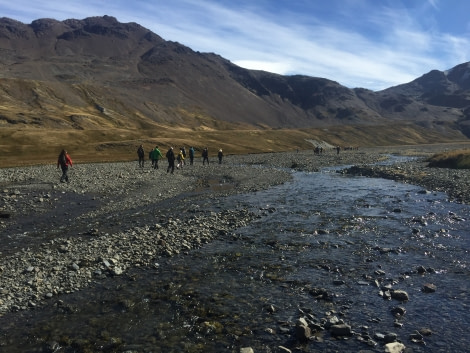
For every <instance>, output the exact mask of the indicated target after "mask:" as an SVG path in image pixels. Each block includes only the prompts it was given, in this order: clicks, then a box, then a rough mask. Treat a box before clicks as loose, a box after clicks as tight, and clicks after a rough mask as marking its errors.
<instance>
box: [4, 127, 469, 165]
mask: <svg viewBox="0 0 470 353" xmlns="http://www.w3.org/2000/svg"><path fill="white" fill-rule="evenodd" d="M206 122H207V121H206ZM223 127H224V126H222V128H221V129H214V126H208V125H201V126H199V127H197V128H189V127H186V126H163V125H156V124H155V125H153V126H151V127H150V128H147V129H118V128H108V129H88V130H86V129H85V130H77V129H72V128H63V129H58V128H54V129H51V128H31V127H30V126H27V125H24V126H15V127H5V126H2V127H1V128H0V167H6V166H20V165H32V164H49V163H52V164H53V163H55V162H56V159H57V155H58V153H59V152H60V150H61V149H62V148H65V149H67V150H68V151H69V153H70V154H71V156H72V158H73V160H74V161H75V163H84V162H101V161H129V160H134V159H135V158H136V150H137V147H138V145H139V144H143V145H144V147H145V149H146V151H150V149H151V148H153V147H155V145H158V146H159V147H160V148H161V150H162V151H165V150H166V149H167V148H168V147H169V146H175V147H180V146H186V147H189V146H194V147H195V148H196V149H197V150H201V149H202V148H203V147H205V146H207V147H208V148H209V150H210V151H211V154H212V155H214V156H215V153H216V151H217V150H218V149H219V148H222V149H223V150H224V153H225V154H246V153H263V152H280V151H292V150H295V149H300V150H305V149H311V148H313V147H314V146H313V145H312V143H310V142H308V140H317V141H325V142H327V143H329V144H332V145H340V146H358V147H366V146H380V145H415V144H428V143H444V142H450V141H453V142H457V141H464V139H462V138H461V137H460V136H458V135H455V136H442V135H437V134H434V133H432V131H431V132H430V131H429V130H425V129H421V130H420V129H419V128H417V127H416V126H415V125H411V124H410V125H404V126H395V125H393V126H361V127H352V126H336V127H330V128H328V129H298V130H295V129H277V130H273V129H268V130H261V129H259V130H256V129H246V128H245V129H235V128H234V127H233V126H231V127H230V128H227V126H225V129H223ZM198 155H199V154H198Z"/></svg>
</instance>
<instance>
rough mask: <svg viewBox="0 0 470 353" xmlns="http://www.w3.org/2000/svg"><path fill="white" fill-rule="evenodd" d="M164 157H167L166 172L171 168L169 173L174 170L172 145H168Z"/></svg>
mask: <svg viewBox="0 0 470 353" xmlns="http://www.w3.org/2000/svg"><path fill="white" fill-rule="evenodd" d="M166 158H167V159H168V168H167V169H166V172H167V173H168V172H169V171H170V170H171V174H173V172H174V171H175V153H174V152H173V147H170V149H169V150H168V152H167V153H166Z"/></svg>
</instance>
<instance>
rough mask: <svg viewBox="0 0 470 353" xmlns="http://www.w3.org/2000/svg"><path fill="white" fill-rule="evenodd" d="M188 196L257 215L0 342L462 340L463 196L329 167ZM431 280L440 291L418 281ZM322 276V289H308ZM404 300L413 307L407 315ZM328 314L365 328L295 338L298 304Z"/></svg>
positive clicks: (431, 345)
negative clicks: (390, 336) (384, 290)
mask: <svg viewBox="0 0 470 353" xmlns="http://www.w3.org/2000/svg"><path fill="white" fill-rule="evenodd" d="M181 203H182V204H181V206H180V207H181V209H184V208H185V207H187V206H189V205H192V204H194V203H199V204H200V206H201V207H204V208H211V209H213V210H214V211H218V210H221V209H226V208H235V207H248V208H250V209H251V210H252V211H253V212H256V213H257V214H259V218H258V219H257V220H256V221H255V222H253V223H252V224H250V226H248V227H246V228H243V229H238V230H237V231H236V232H235V233H234V234H230V235H227V236H224V237H223V238H220V239H219V240H217V241H214V242H212V243H210V244H207V245H206V246H204V247H203V248H201V249H198V250H194V251H191V252H189V253H187V254H182V255H179V256H175V257H172V258H162V259H160V260H159V263H158V264H157V265H156V266H155V268H153V269H136V270H133V271H131V272H130V273H128V274H127V275H126V276H123V277H120V278H112V279H106V280H104V281H103V282H101V283H100V284H99V285H97V286H96V287H93V288H89V289H86V290H82V291H80V292H76V293H73V294H71V295H69V296H66V297H64V298H63V302H61V303H60V305H57V304H55V305H50V306H49V307H46V308H43V309H40V310H36V311H34V312H31V313H23V314H21V315H19V314H16V316H13V315H11V316H10V317H8V316H6V317H4V318H2V319H1V324H2V328H1V331H0V332H1V333H2V342H3V346H0V350H1V351H5V352H102V351H104V352H167V353H168V352H239V351H240V348H241V347H252V348H253V350H254V352H280V351H281V350H280V348H279V346H283V347H287V348H289V349H290V350H292V351H293V352H359V351H360V350H361V349H362V350H369V351H373V352H383V351H384V348H383V345H384V342H383V341H381V340H380V339H379V338H378V336H377V334H387V333H395V334H396V335H397V336H398V340H400V341H401V342H403V343H404V344H405V345H406V346H407V347H408V348H411V350H410V351H411V352H465V351H467V349H468V346H469V345H470V338H469V336H468V325H469V324H470V312H469V304H470V299H469V289H470V288H469V287H470V276H469V275H470V269H469V265H470V256H469V250H470V234H469V230H470V227H469V221H468V220H469V219H470V207H469V206H466V205H461V204H457V203H450V202H448V201H447V199H446V196H445V194H443V193H429V192H425V191H424V190H423V189H422V188H420V187H417V186H413V185H407V184H401V183H397V182H393V181H390V180H383V179H372V178H362V177H351V176H343V175H342V174H340V173H336V172H335V170H334V169H325V170H323V171H322V172H320V173H300V172H296V173H294V177H293V180H292V181H291V182H288V183H286V184H284V185H281V186H277V187H274V188H272V189H269V190H266V191H260V192H257V193H252V194H248V195H236V196H232V197H227V198H221V199H216V200H210V202H208V201H207V199H206V200H204V199H202V198H193V197H191V196H190V195H188V197H187V198H186V199H185V200H183V201H181ZM420 266H421V268H422V269H424V270H422V271H418V268H420ZM426 283H431V284H434V285H435V286H436V291H435V292H432V293H427V292H424V291H423V290H422V288H423V285H424V284H426ZM376 284H379V285H380V286H382V285H387V284H388V285H390V286H391V287H392V288H394V289H400V290H404V291H406V292H407V293H408V295H409V301H407V302H403V303H401V302H398V301H396V300H395V299H392V300H385V299H384V298H383V297H382V296H380V295H379V290H380V289H379V288H378V287H377V285H376ZM318 288H321V289H323V290H325V291H326V292H327V293H328V300H323V299H320V298H319V297H317V296H315V295H312V293H314V292H315V289H318ZM396 306H402V307H404V308H405V309H406V314H405V315H404V316H403V317H401V318H399V319H396V318H395V317H394V315H393V314H392V308H394V307H396ZM333 316H336V317H338V318H339V319H341V320H343V321H344V322H345V323H347V324H349V325H351V327H352V329H353V331H354V332H357V333H358V334H356V335H353V336H352V337H346V338H342V337H332V336H331V335H330V333H329V332H328V330H319V331H318V332H316V333H315V335H314V339H312V340H310V341H308V342H299V341H298V340H297V339H296V338H295V335H294V333H293V332H294V330H293V326H294V325H295V323H296V321H297V320H298V319H299V318H300V317H308V318H309V319H311V320H313V321H315V320H317V321H318V322H324V321H325V320H328V319H329V318H331V317H333ZM322 320H323V321H322ZM422 329H428V330H429V331H430V332H432V334H431V335H430V336H425V337H424V338H423V340H418V341H416V340H415V342H413V341H412V340H411V338H410V335H412V334H414V333H415V331H416V330H422ZM374 342H375V343H376V345H374ZM2 349H3V350H2Z"/></svg>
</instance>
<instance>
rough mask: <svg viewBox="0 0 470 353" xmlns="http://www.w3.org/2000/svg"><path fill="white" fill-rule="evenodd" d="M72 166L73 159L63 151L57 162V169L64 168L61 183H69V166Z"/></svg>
mask: <svg viewBox="0 0 470 353" xmlns="http://www.w3.org/2000/svg"><path fill="white" fill-rule="evenodd" d="M72 165H73V163H72V159H71V158H70V156H69V154H68V153H67V151H66V150H62V152H60V154H59V159H58V160H57V169H59V166H60V167H61V168H62V176H61V177H60V182H61V183H63V182H64V181H66V182H67V183H68V182H69V176H68V175H67V172H68V171H69V166H72Z"/></svg>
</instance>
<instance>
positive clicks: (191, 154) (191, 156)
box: [189, 146, 195, 165]
mask: <svg viewBox="0 0 470 353" xmlns="http://www.w3.org/2000/svg"><path fill="white" fill-rule="evenodd" d="M194 153H195V151H194V147H192V146H191V148H190V149H189V164H190V165H193V162H194Z"/></svg>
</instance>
